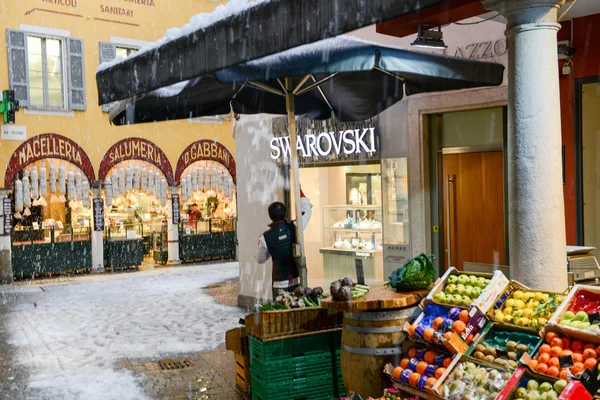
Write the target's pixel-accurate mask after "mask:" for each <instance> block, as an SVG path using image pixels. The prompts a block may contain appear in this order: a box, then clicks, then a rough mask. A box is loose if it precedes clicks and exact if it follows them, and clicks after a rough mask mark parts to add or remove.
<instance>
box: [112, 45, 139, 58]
mask: <svg viewBox="0 0 600 400" xmlns="http://www.w3.org/2000/svg"><path fill="white" fill-rule="evenodd" d="M137 52H138V49H133V48H130V47H120V46H117V48H116V54H117V58H127V57H129V56H130V55H132V54H135V53H137Z"/></svg>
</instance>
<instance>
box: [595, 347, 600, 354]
mask: <svg viewBox="0 0 600 400" xmlns="http://www.w3.org/2000/svg"><path fill="white" fill-rule="evenodd" d="M596 354H600V346H598V347H596Z"/></svg>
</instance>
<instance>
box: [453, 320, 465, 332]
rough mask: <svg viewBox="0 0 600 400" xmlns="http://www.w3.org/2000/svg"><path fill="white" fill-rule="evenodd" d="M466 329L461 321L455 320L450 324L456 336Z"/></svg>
mask: <svg viewBox="0 0 600 400" xmlns="http://www.w3.org/2000/svg"><path fill="white" fill-rule="evenodd" d="M466 328H467V326H466V325H465V323H464V322H462V321H461V320H456V321H454V322H453V323H452V331H454V333H456V334H460V333H462V332H463V331H464V330H465V329H466Z"/></svg>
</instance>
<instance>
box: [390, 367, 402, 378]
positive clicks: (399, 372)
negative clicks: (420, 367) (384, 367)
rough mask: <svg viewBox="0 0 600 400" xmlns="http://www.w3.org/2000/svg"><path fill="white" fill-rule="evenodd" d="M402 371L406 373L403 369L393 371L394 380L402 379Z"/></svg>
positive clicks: (397, 368)
mask: <svg viewBox="0 0 600 400" xmlns="http://www.w3.org/2000/svg"><path fill="white" fill-rule="evenodd" d="M402 371H404V368H402V367H396V368H394V370H393V371H392V376H393V377H394V379H400V374H402Z"/></svg>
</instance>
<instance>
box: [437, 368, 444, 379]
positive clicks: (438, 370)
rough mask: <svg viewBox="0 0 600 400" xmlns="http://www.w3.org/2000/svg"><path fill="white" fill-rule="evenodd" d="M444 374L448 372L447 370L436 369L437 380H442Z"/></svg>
mask: <svg viewBox="0 0 600 400" xmlns="http://www.w3.org/2000/svg"><path fill="white" fill-rule="evenodd" d="M444 372H446V368H438V369H436V370H435V377H436V378H437V379H440V377H441V376H442V375H444Z"/></svg>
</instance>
